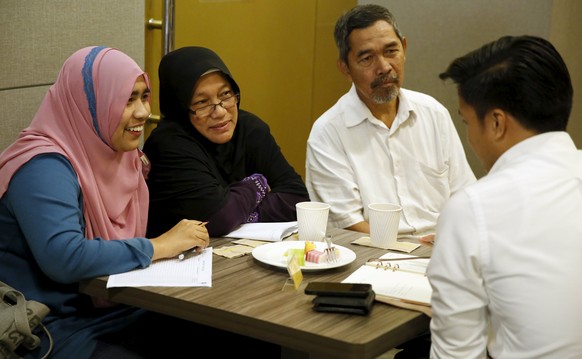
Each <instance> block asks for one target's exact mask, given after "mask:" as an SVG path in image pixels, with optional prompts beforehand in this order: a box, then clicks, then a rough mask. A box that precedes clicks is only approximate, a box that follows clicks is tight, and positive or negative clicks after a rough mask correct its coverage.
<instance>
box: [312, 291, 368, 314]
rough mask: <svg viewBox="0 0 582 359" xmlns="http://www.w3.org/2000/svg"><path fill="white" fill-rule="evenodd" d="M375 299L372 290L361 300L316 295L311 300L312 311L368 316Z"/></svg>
mask: <svg viewBox="0 0 582 359" xmlns="http://www.w3.org/2000/svg"><path fill="white" fill-rule="evenodd" d="M375 297H376V294H375V293H374V291H373V290H370V291H369V292H368V295H367V296H366V297H363V298H358V297H337V296H324V295H318V296H316V297H315V298H313V309H314V310H315V311H317V312H333V313H345V314H358V315H368V314H369V313H370V311H371V310H372V304H374V298H375Z"/></svg>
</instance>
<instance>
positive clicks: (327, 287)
mask: <svg viewBox="0 0 582 359" xmlns="http://www.w3.org/2000/svg"><path fill="white" fill-rule="evenodd" d="M371 290H372V285H371V284H368V283H341V282H309V283H307V286H306V287H305V294H315V295H321V296H329V297H359V298H365V297H367V296H368V294H369V293H370V291H371Z"/></svg>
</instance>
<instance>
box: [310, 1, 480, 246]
mask: <svg viewBox="0 0 582 359" xmlns="http://www.w3.org/2000/svg"><path fill="white" fill-rule="evenodd" d="M334 36H335V42H336V45H337V47H338V50H339V59H338V62H337V63H338V67H339V70H340V71H341V72H342V73H343V74H344V75H345V76H346V78H347V79H348V80H349V81H350V82H351V83H352V86H351V88H350V90H349V91H348V93H346V94H345V95H343V96H342V97H341V98H340V99H339V100H338V102H337V103H336V104H335V105H334V106H332V107H331V108H330V109H329V110H327V111H326V112H325V113H324V114H323V115H321V116H320V117H319V118H318V119H317V120H316V121H315V123H314V124H313V127H312V129H311V133H310V135H309V139H308V142H307V160H306V185H307V189H308V191H309V195H310V198H311V200H313V201H321V202H326V203H328V204H330V205H331V209H330V215H329V216H330V217H329V218H330V224H331V225H333V226H334V227H339V228H346V229H351V230H355V231H361V232H364V233H369V232H370V226H369V222H368V208H367V206H368V204H370V203H371V202H390V203H396V204H400V205H401V206H402V215H401V219H400V226H399V237H400V238H403V237H409V238H418V239H420V238H423V239H425V240H426V239H428V240H429V241H430V240H432V238H434V231H435V225H436V220H437V217H438V215H439V212H440V210H441V208H442V206H443V204H444V203H445V201H446V200H447V199H448V198H449V197H450V195H451V194H452V193H454V192H455V191H457V190H459V189H460V188H462V187H464V186H465V185H467V184H470V183H473V182H475V176H474V174H473V172H472V171H471V168H470V167H469V164H468V162H467V159H466V156H465V152H464V150H463V146H462V144H461V141H460V139H459V135H458V133H457V131H456V129H455V127H454V125H453V122H452V120H451V116H450V115H449V112H448V111H447V109H446V108H445V107H444V106H443V105H441V104H440V103H439V102H437V101H436V100H435V99H434V98H432V97H430V96H428V95H425V94H422V93H419V92H415V91H411V90H407V89H403V88H401V86H402V83H403V81H404V63H405V62H406V46H407V43H406V38H405V37H404V36H403V35H402V34H401V32H400V30H399V28H398V25H397V24H396V19H395V18H394V16H393V15H392V14H391V13H390V11H388V10H387V9H386V8H384V7H382V6H379V5H359V6H356V7H354V8H353V9H351V10H350V11H348V12H347V13H345V14H344V15H342V16H341V17H340V18H339V19H338V21H337V23H336V26H335V33H334Z"/></svg>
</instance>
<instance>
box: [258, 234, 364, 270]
mask: <svg viewBox="0 0 582 359" xmlns="http://www.w3.org/2000/svg"><path fill="white" fill-rule="evenodd" d="M314 244H315V248H316V249H317V250H320V251H323V250H325V248H326V245H325V242H314ZM333 246H334V247H336V248H337V249H338V250H339V260H338V261H337V262H335V263H311V262H307V261H306V262H305V265H303V266H301V270H302V271H318V270H323V269H331V268H337V267H341V266H345V265H346V264H350V263H352V262H353V261H354V260H355V259H356V253H354V251H352V250H351V249H348V248H346V247H342V246H339V245H337V244H334V245H333ZM290 248H298V249H303V248H305V241H294V240H291V241H282V242H274V243H268V244H263V245H262V246H258V247H256V248H255V249H253V257H254V258H255V259H256V260H258V261H259V262H263V263H265V264H269V265H272V266H275V267H279V268H287V256H285V252H286V251H287V250H288V249H290Z"/></svg>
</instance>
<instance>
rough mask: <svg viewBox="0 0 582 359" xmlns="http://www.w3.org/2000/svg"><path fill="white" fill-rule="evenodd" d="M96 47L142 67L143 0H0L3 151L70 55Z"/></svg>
mask: <svg viewBox="0 0 582 359" xmlns="http://www.w3.org/2000/svg"><path fill="white" fill-rule="evenodd" d="M91 45H104V46H111V47H117V48H119V49H120V50H122V51H124V52H126V53H127V54H128V55H130V56H131V57H133V58H134V59H135V60H136V61H137V62H138V64H140V65H142V66H143V63H144V4H143V1H142V0H124V1H117V0H99V1H90V0H51V1H46V0H26V1H22V0H1V1H0V151H1V150H3V149H4V148H5V147H6V146H8V145H9V144H10V143H11V142H12V141H14V139H15V138H16V136H17V135H18V132H20V130H21V129H23V128H24V127H26V126H28V124H29V123H30V120H31V119H32V117H33V116H34V114H35V113H36V110H37V108H38V105H39V104H40V101H41V100H42V98H43V97H44V94H45V93H46V91H47V89H48V87H49V86H50V85H51V84H52V83H53V82H54V81H55V78H56V76H57V74H58V71H59V69H60V68H61V65H62V64H63V62H64V61H65V60H66V59H67V57H69V56H70V55H71V54H72V53H73V52H75V51H76V50H78V49H80V48H82V47H85V46H91Z"/></svg>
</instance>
